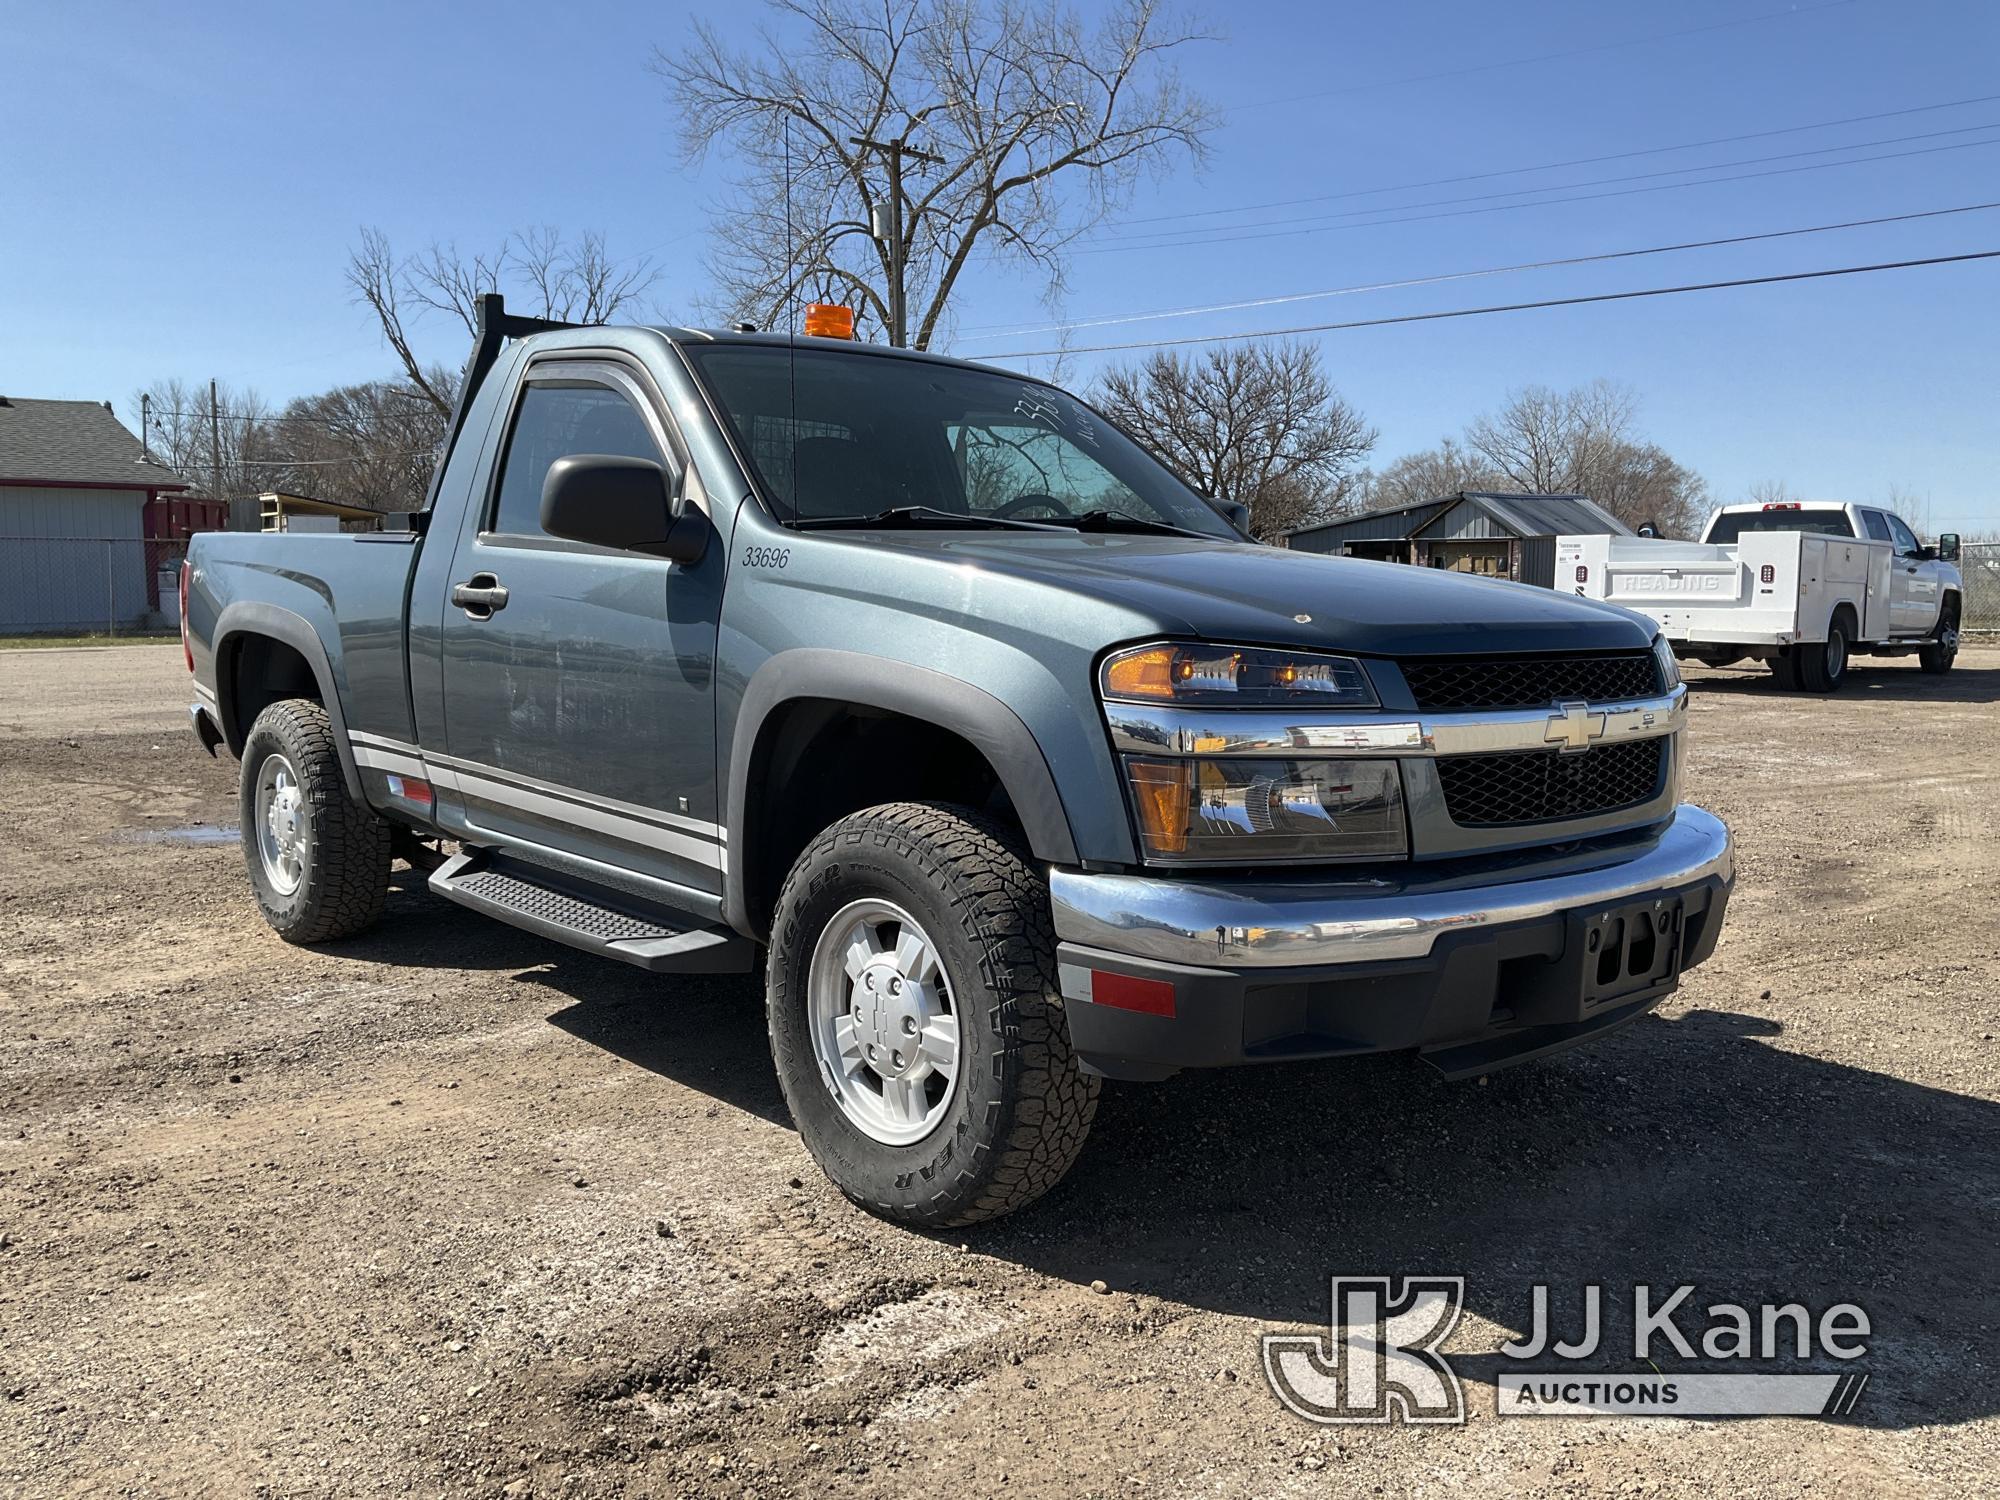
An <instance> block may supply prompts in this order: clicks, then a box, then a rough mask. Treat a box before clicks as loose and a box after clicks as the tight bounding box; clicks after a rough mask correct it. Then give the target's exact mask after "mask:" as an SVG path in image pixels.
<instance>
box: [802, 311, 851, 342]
mask: <svg viewBox="0 0 2000 1500" xmlns="http://www.w3.org/2000/svg"><path fill="white" fill-rule="evenodd" d="M806 333H807V335H808V336H810V337H812V338H817V339H851V338H853V337H854V309H853V308H851V307H842V306H841V305H840V304H839V303H837V302H814V303H811V304H809V305H808V306H807V308H806Z"/></svg>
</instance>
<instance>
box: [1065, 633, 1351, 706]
mask: <svg viewBox="0 0 2000 1500" xmlns="http://www.w3.org/2000/svg"><path fill="white" fill-rule="evenodd" d="M1097 686H1098V691H1099V692H1101V693H1103V695H1104V696H1105V697H1106V698H1107V699H1110V700H1112V701H1114V702H1120V703H1186V704H1207V705H1212V706H1214V707H1217V708H1276V707H1291V706H1306V705H1310V706H1312V707H1315V708H1373V707H1375V706H1376V698H1375V689H1374V688H1373V687H1371V686H1370V685H1369V682H1368V674H1367V673H1366V672H1364V671H1363V670H1362V669H1361V663H1360V662H1358V661H1356V660H1355V659H1354V658H1353V657H1351V656H1321V655H1318V654H1316V653H1314V652H1310V651H1276V650H1271V649H1269V648H1267V647H1262V646H1208V645H1192V644H1185V643H1174V642H1162V643H1159V644H1155V645H1151V646H1134V647H1132V648H1131V649H1130V650H1126V651H1119V652H1115V653H1113V654H1112V655H1110V656H1108V657H1106V658H1105V659H1104V665H1103V666H1102V667H1100V668H1099V669H1098V674H1097Z"/></svg>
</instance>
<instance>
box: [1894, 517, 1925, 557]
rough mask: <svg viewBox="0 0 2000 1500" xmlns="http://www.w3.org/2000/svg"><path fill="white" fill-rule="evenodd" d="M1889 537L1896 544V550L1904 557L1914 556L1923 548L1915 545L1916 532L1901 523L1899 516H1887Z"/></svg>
mask: <svg viewBox="0 0 2000 1500" xmlns="http://www.w3.org/2000/svg"><path fill="white" fill-rule="evenodd" d="M1889 539H1890V540H1891V541H1893V542H1894V543H1895V544H1896V551H1897V552H1899V553H1901V554H1902V555H1903V556H1904V557H1914V556H1915V555H1916V554H1917V553H1919V552H1921V551H1923V548H1921V547H1919V546H1918V545H1917V536H1916V533H1915V532H1913V531H1911V530H1910V528H1909V527H1907V526H1905V525H1904V524H1903V520H1902V517H1900V516H1891V517H1889Z"/></svg>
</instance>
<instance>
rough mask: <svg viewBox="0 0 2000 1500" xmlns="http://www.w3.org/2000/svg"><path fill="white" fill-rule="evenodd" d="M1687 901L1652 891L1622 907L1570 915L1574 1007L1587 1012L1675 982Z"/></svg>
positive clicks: (1678, 971) (1679, 969)
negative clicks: (1574, 967) (1575, 970)
mask: <svg viewBox="0 0 2000 1500" xmlns="http://www.w3.org/2000/svg"><path fill="white" fill-rule="evenodd" d="M1685 905H1686V903H1685V901H1684V900H1683V899H1682V898H1681V897H1679V896H1655V897H1652V898H1650V899H1648V900H1645V901H1635V902H1632V903H1630V904H1629V905H1626V906H1619V907H1613V908H1610V909H1608V910H1602V911H1584V912H1577V913H1574V914H1572V916H1571V918H1570V924H1571V931H1570V937H1571V939H1572V940H1573V941H1574V943H1575V946H1574V948H1573V949H1572V950H1571V951H1572V952H1574V953H1576V954H1577V955H1579V958H1580V963H1579V969H1580V973H1579V975H1578V978H1579V980H1580V986H1579V994H1578V1001H1579V1005H1578V1010H1579V1013H1580V1014H1581V1015H1584V1016H1588V1015H1591V1014H1592V1013H1593V1012H1595V1011H1598V1010H1600V1009H1602V1008H1603V1007H1605V1006H1607V1005H1610V1004H1613V1003H1615V1002H1617V1001H1621V1000H1629V999H1631V998H1633V997H1634V996H1636V995H1643V994H1648V993H1651V992H1653V991H1658V990H1663V989H1672V988H1673V987H1674V986H1675V984H1677V983H1678V982H1679V979H1680V971H1681V943H1682V938H1683V936H1684V934H1685V932H1686V930H1687V924H1686V922H1685V921H1684V920H1683V918H1684V916H1685V911H1684V908H1685Z"/></svg>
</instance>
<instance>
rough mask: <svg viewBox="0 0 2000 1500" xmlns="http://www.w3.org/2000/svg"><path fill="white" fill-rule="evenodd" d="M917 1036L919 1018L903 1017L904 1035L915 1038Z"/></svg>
mask: <svg viewBox="0 0 2000 1500" xmlns="http://www.w3.org/2000/svg"><path fill="white" fill-rule="evenodd" d="M916 1034H917V1018H916V1017H915V1016H905V1017H903V1035H904V1036H915V1035H916Z"/></svg>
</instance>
